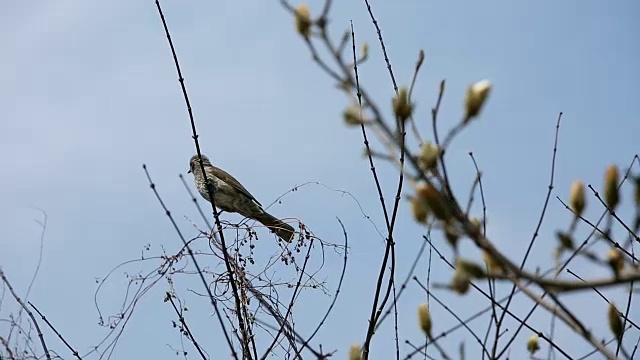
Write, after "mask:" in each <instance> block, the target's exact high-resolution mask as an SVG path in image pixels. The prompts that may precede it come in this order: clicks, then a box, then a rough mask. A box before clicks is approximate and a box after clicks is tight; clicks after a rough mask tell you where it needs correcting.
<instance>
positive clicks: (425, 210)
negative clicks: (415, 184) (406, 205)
mask: <svg viewBox="0 0 640 360" xmlns="http://www.w3.org/2000/svg"><path fill="white" fill-rule="evenodd" d="M423 186H424V185H423ZM411 212H412V213H413V218H414V219H416V221H417V222H419V223H422V224H426V223H427V217H428V216H429V205H427V202H426V200H425V199H424V198H423V197H421V196H419V195H416V196H414V197H412V198H411Z"/></svg>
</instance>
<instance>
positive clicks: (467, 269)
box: [456, 258, 485, 279]
mask: <svg viewBox="0 0 640 360" xmlns="http://www.w3.org/2000/svg"><path fill="white" fill-rule="evenodd" d="M456 270H460V271H462V272H464V273H465V274H467V275H469V277H470V278H477V279H481V278H483V277H485V274H484V270H482V267H480V265H478V264H476V263H473V262H471V261H467V260H464V259H461V258H458V259H456Z"/></svg>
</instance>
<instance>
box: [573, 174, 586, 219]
mask: <svg viewBox="0 0 640 360" xmlns="http://www.w3.org/2000/svg"><path fill="white" fill-rule="evenodd" d="M569 205H570V206H571V209H572V210H573V212H575V214H576V216H582V213H583V212H584V208H585V206H586V198H585V195H584V184H583V183H582V181H580V180H576V181H574V182H573V183H572V184H571V190H569Z"/></svg>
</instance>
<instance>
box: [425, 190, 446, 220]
mask: <svg viewBox="0 0 640 360" xmlns="http://www.w3.org/2000/svg"><path fill="white" fill-rule="evenodd" d="M418 196H419V197H421V198H423V199H424V201H426V203H427V206H428V207H429V209H430V210H431V212H433V214H434V215H435V216H436V217H437V218H438V219H440V220H444V221H446V220H448V219H449V218H450V217H451V213H450V209H449V207H448V204H447V201H446V200H445V198H444V197H443V196H442V194H440V192H439V191H438V190H437V189H436V188H435V187H434V186H433V185H432V184H425V185H424V186H421V187H419V188H418Z"/></svg>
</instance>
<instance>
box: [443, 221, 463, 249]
mask: <svg viewBox="0 0 640 360" xmlns="http://www.w3.org/2000/svg"><path fill="white" fill-rule="evenodd" d="M444 237H445V238H446V239H447V242H448V243H449V245H451V247H452V248H454V249H456V248H457V247H458V239H460V234H459V233H458V229H456V226H455V225H454V224H452V223H446V224H444Z"/></svg>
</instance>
